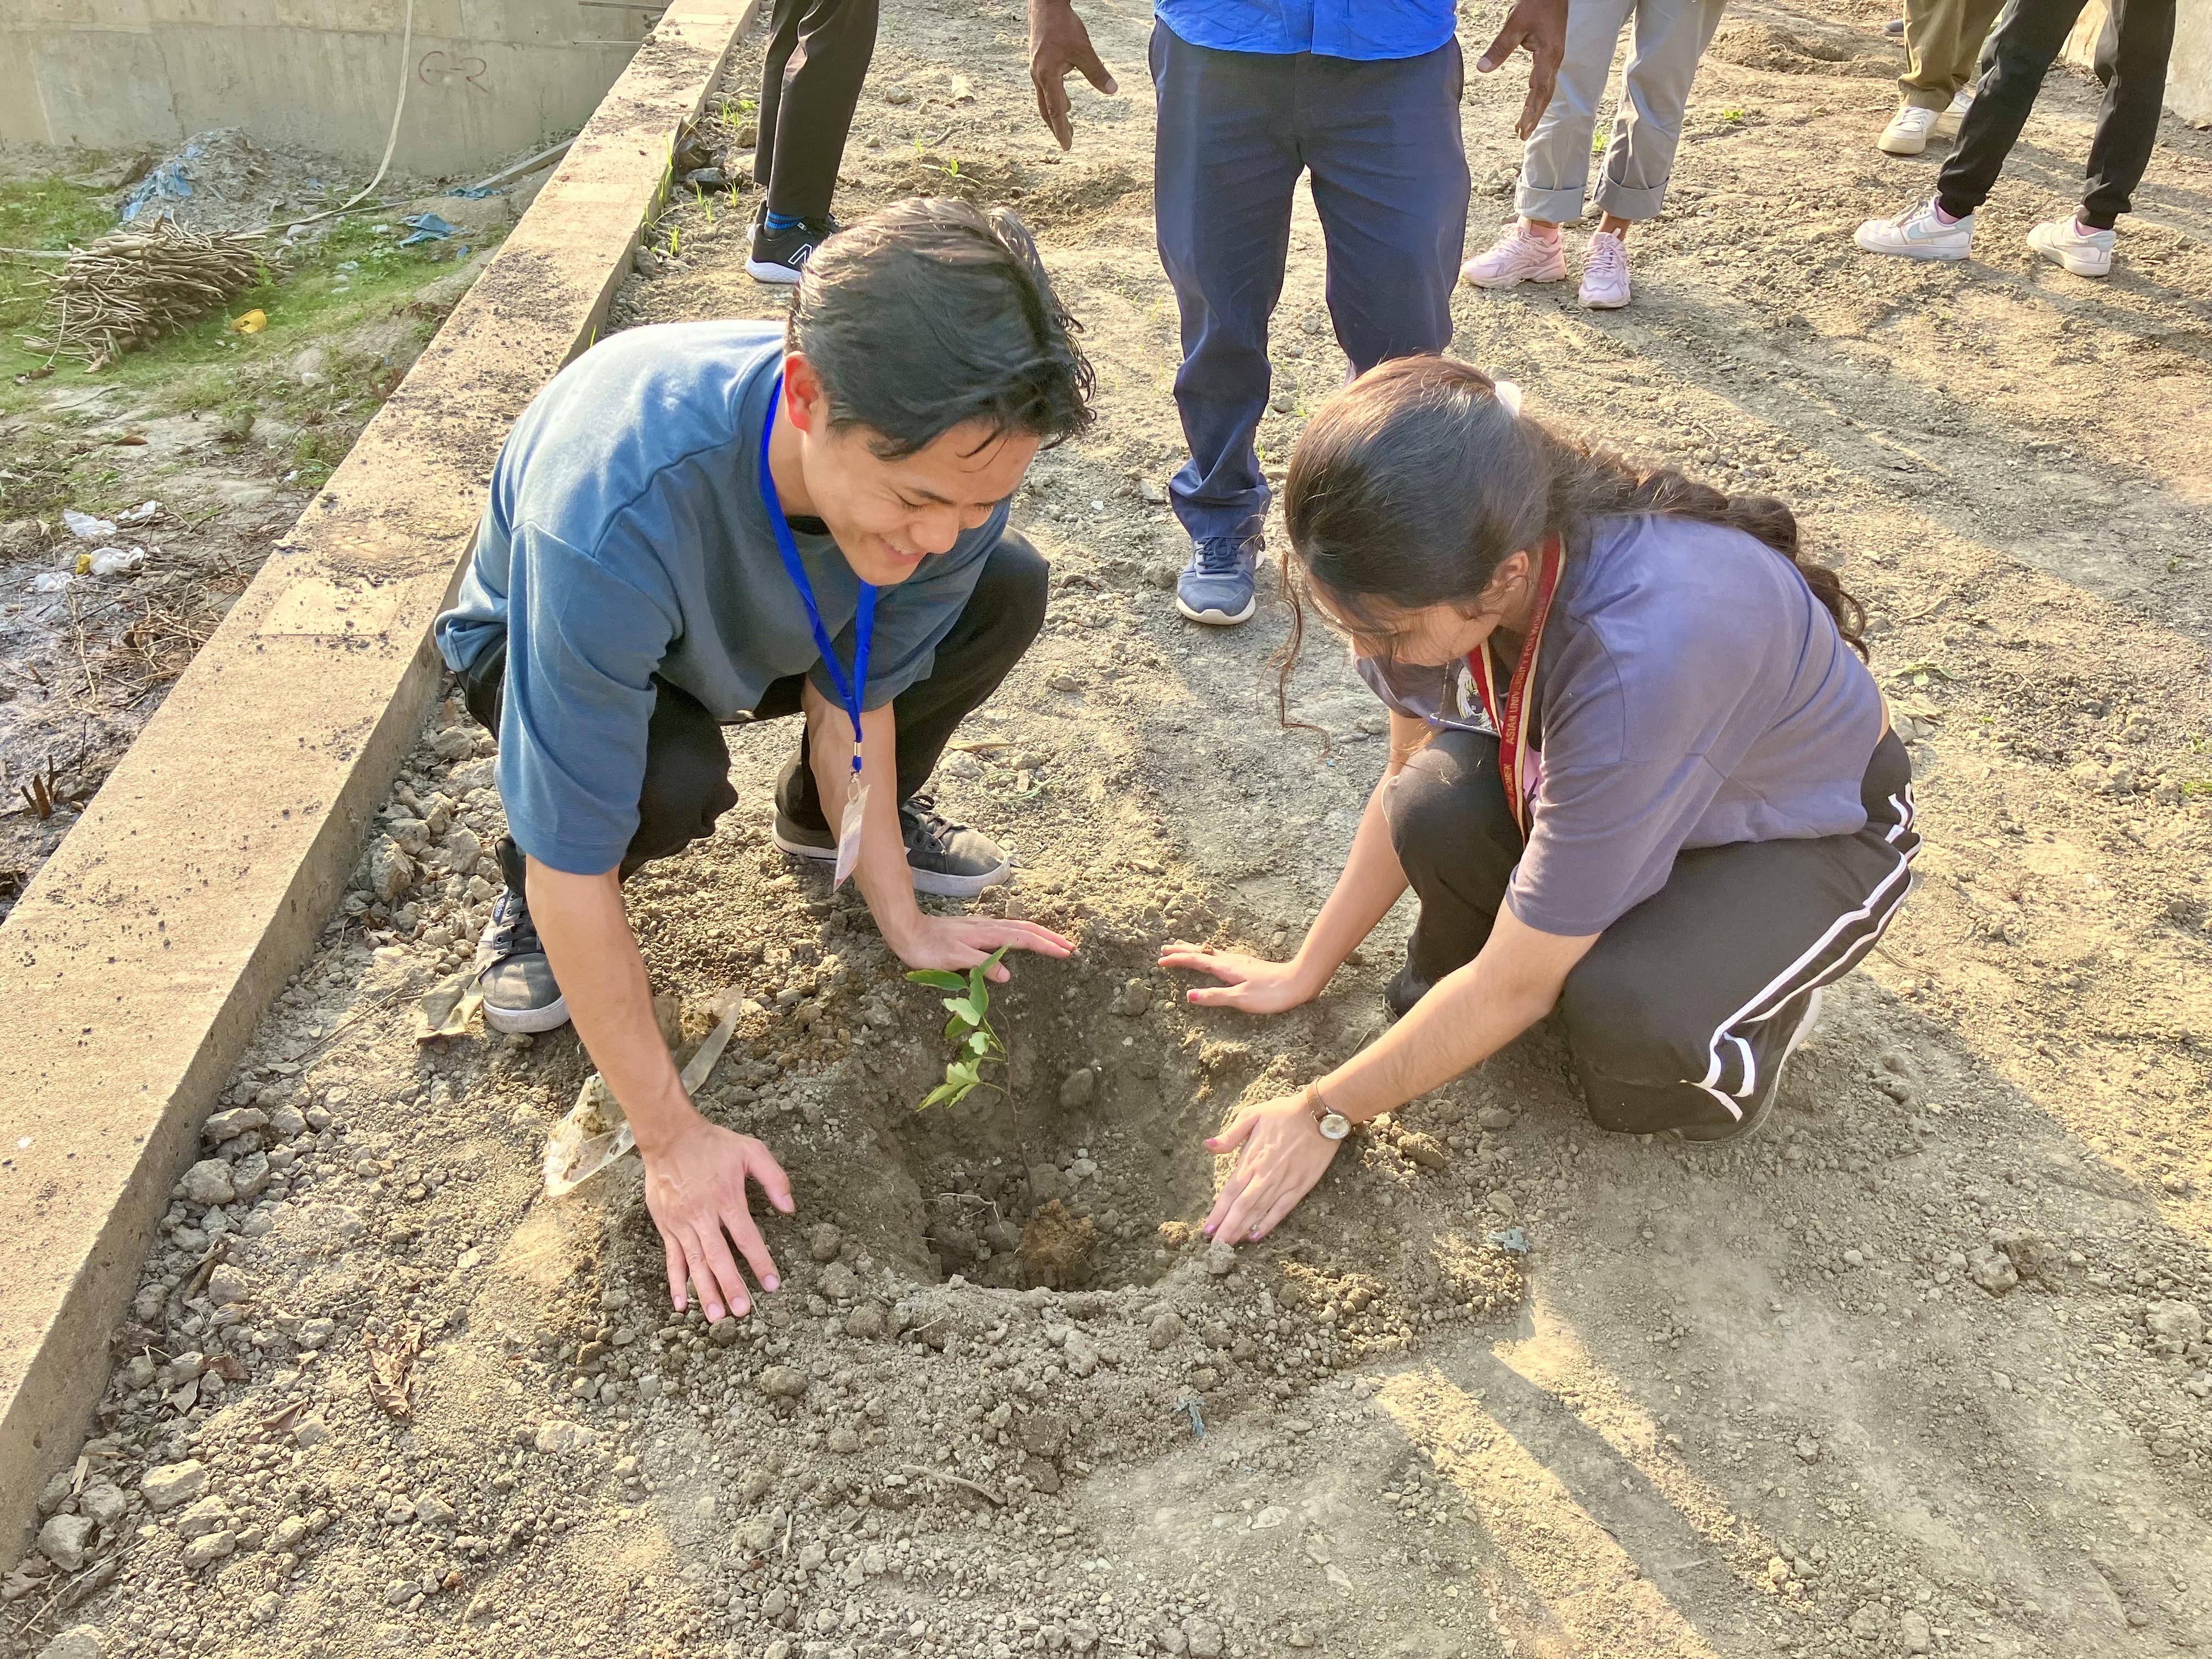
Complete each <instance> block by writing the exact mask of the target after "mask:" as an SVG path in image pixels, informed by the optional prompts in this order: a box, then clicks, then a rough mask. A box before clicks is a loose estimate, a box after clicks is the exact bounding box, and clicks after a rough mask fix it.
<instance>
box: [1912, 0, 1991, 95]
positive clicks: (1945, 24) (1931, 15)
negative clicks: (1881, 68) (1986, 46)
mask: <svg viewBox="0 0 2212 1659" xmlns="http://www.w3.org/2000/svg"><path fill="white" fill-rule="evenodd" d="M2002 9H2004V0H1905V73H1904V74H1902V75H1900V76H1898V77H1897V89H1898V92H1899V95H1900V96H1901V97H1902V99H1903V100H1904V101H1905V103H1908V104H1911V105H1914V106H1917V107H1918V108H1921V109H1942V108H1944V107H1945V106H1948V104H1949V103H1950V101H1951V100H1952V99H1953V98H1954V97H1956V96H1957V95H1958V92H1959V89H1960V88H1961V87H1964V86H1967V85H1969V84H1971V83H1972V81H1973V78H1974V65H1975V60H1976V59H1977V58H1979V57H1980V55H1981V50H1982V41H1983V39H1984V37H1985V36H1986V35H1987V34H1988V33H1989V32H1990V24H1991V23H1993V22H1995V21H1996V15H1997V13H1998V12H2000V11H2002Z"/></svg>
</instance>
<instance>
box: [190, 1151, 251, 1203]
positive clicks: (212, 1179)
mask: <svg viewBox="0 0 2212 1659" xmlns="http://www.w3.org/2000/svg"><path fill="white" fill-rule="evenodd" d="M179 1185H181V1186H182V1187H183V1188H184V1189H185V1198H186V1199H187V1200H189V1201H191V1203H194V1204H228V1203H229V1202H230V1201H231V1200H233V1199H234V1198H236V1197H237V1196H238V1188H236V1187H234V1186H233V1185H232V1184H231V1179H230V1165H229V1164H226V1163H224V1162H223V1161H222V1159H221V1158H202V1159H201V1160H200V1161H199V1162H198V1163H197V1164H193V1165H192V1167H191V1169H189V1170H185V1178H184V1180H183V1181H182V1182H179Z"/></svg>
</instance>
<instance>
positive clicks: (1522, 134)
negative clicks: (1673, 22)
mask: <svg viewBox="0 0 2212 1659" xmlns="http://www.w3.org/2000/svg"><path fill="white" fill-rule="evenodd" d="M1031 15H1032V16H1034V15H1035V12H1034V10H1032V12H1031ZM1030 28H1031V35H1030V38H1031V39H1032V40H1034V39H1035V38H1036V34H1035V28H1036V25H1035V24H1034V23H1032V24H1031V25H1030ZM1520 46H1526V47H1528V57H1529V59H1530V63H1529V65H1528V97H1527V98H1526V99H1525V100H1522V105H1521V118H1520V119H1519V120H1517V121H1516V122H1515V123H1514V124H1513V132H1514V136H1515V137H1519V138H1526V137H1528V135H1529V134H1530V133H1532V132H1534V131H1535V130H1536V123H1537V122H1538V121H1540V120H1541V119H1542V118H1543V115H1544V111H1545V109H1546V108H1547V106H1549V105H1550V103H1551V101H1552V92H1553V88H1555V87H1557V86H1558V85H1559V61H1560V59H1562V58H1565V56H1566V55H1567V0H1515V4H1514V7H1513V9H1512V10H1511V11H1510V12H1508V13H1506V14H1505V27H1503V28H1501V29H1499V30H1498V38H1497V39H1496V40H1492V42H1491V43H1490V45H1489V46H1488V47H1487V48H1486V50H1485V51H1484V52H1483V54H1482V56H1481V57H1480V58H1477V59H1475V63H1474V66H1475V68H1476V69H1477V70H1480V71H1481V72H1482V73H1483V74H1485V75H1487V74H1489V73H1490V72H1491V71H1492V70H1495V69H1497V68H1498V67H1499V66H1501V65H1502V64H1504V62H1505V60H1506V59H1507V58H1510V57H1511V56H1512V55H1513V53H1514V51H1515V49H1516V48H1517V47H1520Z"/></svg>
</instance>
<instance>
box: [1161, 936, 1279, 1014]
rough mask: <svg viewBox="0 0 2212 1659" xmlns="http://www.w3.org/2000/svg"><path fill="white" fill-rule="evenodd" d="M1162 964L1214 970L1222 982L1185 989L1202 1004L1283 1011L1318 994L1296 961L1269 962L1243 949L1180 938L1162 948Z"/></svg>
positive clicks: (1198, 971)
mask: <svg viewBox="0 0 2212 1659" xmlns="http://www.w3.org/2000/svg"><path fill="white" fill-rule="evenodd" d="M1160 966H1161V967H1163V968H1181V969H1187V970H1188V971H1189V972H1191V973H1194V974H1211V975H1213V977H1214V978H1216V979H1218V980H1219V981H1221V983H1220V984H1218V985H1201V986H1200V987H1197V988H1196V989H1194V990H1191V991H1188V992H1186V993H1184V995H1185V996H1186V997H1187V998H1188V1000H1190V1001H1191V1002H1193V1003H1195V1004H1196V1005H1198V1006H1200V1007H1201V1008H1237V1009H1241V1010H1242V1011H1243V1012H1245V1013H1248V1014H1279V1013H1281V1012H1283V1010H1285V1008H1296V1007H1297V1006H1299V1005H1301V1004H1302V1003H1308V1002H1311V1001H1312V1000H1314V997H1315V995H1316V991H1315V989H1314V988H1312V987H1309V986H1308V985H1307V984H1306V983H1305V981H1304V975H1303V974H1302V972H1301V971H1300V969H1299V968H1298V965H1297V963H1294V962H1269V961H1268V960H1267V958H1266V957H1253V956H1247V955H1245V953H1244V952H1243V951H1211V950H1208V949H1207V948H1206V946H1205V945H1191V944H1188V943H1186V942H1185V941H1184V940H1182V939H1176V941H1175V942H1174V943H1173V944H1171V945H1169V946H1168V947H1167V948H1166V949H1165V950H1164V951H1161V952H1160Z"/></svg>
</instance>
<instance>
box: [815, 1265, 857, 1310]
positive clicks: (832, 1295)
mask: <svg viewBox="0 0 2212 1659" xmlns="http://www.w3.org/2000/svg"><path fill="white" fill-rule="evenodd" d="M816 1288H817V1290H819V1291H821V1292H822V1294H823V1296H824V1297H827V1298H828V1299H829V1301H832V1302H850V1301H851V1300H852V1299H853V1298H854V1297H856V1296H858V1295H860V1274H858V1273H854V1271H853V1270H852V1269H851V1268H850V1267H847V1266H846V1265H845V1264H844V1263H843V1262H842V1261H832V1262H831V1263H830V1264H829V1266H828V1267H824V1268H823V1270H822V1276H821V1278H820V1279H818V1280H817V1282H816Z"/></svg>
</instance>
